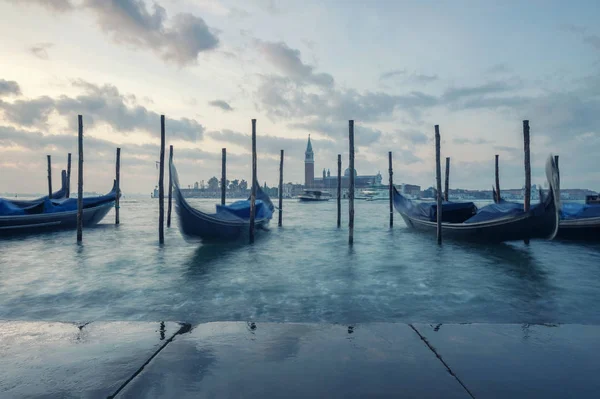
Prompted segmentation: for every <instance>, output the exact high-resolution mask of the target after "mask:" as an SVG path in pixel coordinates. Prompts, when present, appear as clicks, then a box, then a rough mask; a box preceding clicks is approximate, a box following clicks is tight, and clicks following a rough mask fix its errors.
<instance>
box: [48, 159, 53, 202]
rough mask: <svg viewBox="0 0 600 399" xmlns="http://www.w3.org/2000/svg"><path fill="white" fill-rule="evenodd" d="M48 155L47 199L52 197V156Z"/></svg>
mask: <svg viewBox="0 0 600 399" xmlns="http://www.w3.org/2000/svg"><path fill="white" fill-rule="evenodd" d="M47 157H48V199H52V158H51V157H50V155H47Z"/></svg>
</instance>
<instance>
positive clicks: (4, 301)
mask: <svg viewBox="0 0 600 399" xmlns="http://www.w3.org/2000/svg"><path fill="white" fill-rule="evenodd" d="M213 202H214V200H195V204H196V205H198V206H199V207H201V208H204V209H211V208H212V207H213V205H212V204H213ZM346 206H347V202H345V203H344V207H346ZM157 207H158V205H157V202H156V200H151V199H143V200H138V201H123V203H122V206H121V223H122V224H121V225H120V226H118V227H116V226H114V225H112V224H111V223H112V222H113V221H114V215H113V213H112V212H111V213H110V214H109V215H108V216H107V218H106V219H105V220H104V223H103V224H101V225H99V226H98V227H97V228H94V229H89V230H86V231H84V245H83V246H78V245H76V243H75V232H74V231H67V232H60V233H55V234H50V235H38V236H30V237H26V238H19V239H11V240H3V241H0V319H20V320H42V319H43V320H60V321H80V322H84V321H94V320H116V319H118V320H149V321H150V320H152V321H155V320H185V321H189V322H193V323H198V322H205V321H217V320H219V321H223V320H251V319H252V320H256V321H293V322H340V323H356V322H368V321H396V322H418V321H425V322H440V323H441V322H511V323H512V322H515V323H542V322H548V323H551V322H554V323H556V322H570V323H585V324H598V323H600V312H599V311H598V309H599V308H600V261H599V259H600V245H599V244H589V243H587V244H581V243H562V242H544V241H533V242H532V243H531V244H530V245H529V246H526V245H524V244H523V243H514V244H502V245H493V246H482V245H469V244H465V243H457V242H450V241H446V242H445V243H444V244H443V246H442V247H437V246H436V245H435V237H433V236H429V235H423V234H420V233H415V232H414V231H411V230H408V229H407V228H406V226H405V224H404V222H403V221H402V220H401V219H400V217H399V215H396V216H395V217H396V223H395V227H394V228H393V229H392V230H390V229H389V228H388V208H387V207H388V204H387V202H385V201H380V202H364V201H358V202H357V204H356V225H355V244H354V246H353V247H352V248H349V247H348V245H347V239H348V231H347V228H346V227H345V225H344V227H343V228H341V229H337V228H336V227H335V218H336V213H335V201H330V202H325V203H311V204H304V203H298V202H295V201H286V202H285V203H284V208H285V213H284V227H283V228H278V227H277V226H276V223H273V224H272V226H271V231H269V232H261V233H260V234H259V235H258V237H257V240H256V243H255V244H254V245H253V246H248V245H246V244H244V243H238V244H231V245H204V246H203V245H202V244H198V243H189V242H186V241H185V240H184V239H183V238H182V236H181V235H180V233H179V230H178V228H177V225H176V215H175V214H174V224H173V227H172V228H171V229H167V231H166V235H165V245H164V246H162V247H161V246H159V245H158V233H157V217H158V209H157ZM343 217H344V222H346V221H347V209H346V208H344V213H343Z"/></svg>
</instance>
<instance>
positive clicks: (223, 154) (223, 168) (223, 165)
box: [221, 148, 227, 205]
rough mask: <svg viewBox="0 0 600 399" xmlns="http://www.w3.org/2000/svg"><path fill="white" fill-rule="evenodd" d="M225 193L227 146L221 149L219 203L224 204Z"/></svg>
mask: <svg viewBox="0 0 600 399" xmlns="http://www.w3.org/2000/svg"><path fill="white" fill-rule="evenodd" d="M226 195H227V148H222V149H221V205H225V196H226Z"/></svg>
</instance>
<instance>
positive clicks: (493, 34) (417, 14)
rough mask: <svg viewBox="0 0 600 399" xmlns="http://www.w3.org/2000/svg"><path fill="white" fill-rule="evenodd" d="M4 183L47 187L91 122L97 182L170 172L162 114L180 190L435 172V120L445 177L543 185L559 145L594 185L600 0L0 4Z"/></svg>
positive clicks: (89, 153) (93, 185)
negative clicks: (342, 171) (254, 165)
mask: <svg viewBox="0 0 600 399" xmlns="http://www.w3.org/2000/svg"><path fill="white" fill-rule="evenodd" d="M0 15H2V16H3V18H2V20H3V23H2V24H0V36H1V37H2V46H0V60H2V61H1V62H0V192H11V193H12V192H20V193H41V192H45V191H46V190H47V171H46V168H47V164H46V163H47V160H46V155H51V156H52V176H53V181H54V182H55V183H54V184H55V185H57V184H58V181H59V180H60V170H61V169H65V168H66V161H67V153H69V152H71V153H72V154H73V171H72V174H73V177H74V178H73V179H72V185H73V184H75V181H76V176H77V115H78V114H81V115H83V123H84V160H85V162H84V189H85V191H97V192H104V191H109V190H110V188H111V186H112V179H114V175H115V152H116V148H117V147H120V148H121V179H122V180H121V187H122V190H123V192H124V193H126V194H133V193H145V194H147V193H150V192H151V191H152V189H153V188H154V186H155V185H156V184H157V180H158V170H157V168H156V161H157V160H158V159H159V153H160V115H165V117H166V141H167V157H168V146H169V145H173V147H174V162H175V164H176V166H177V169H178V172H179V178H180V181H181V184H182V185H183V186H187V185H192V184H193V183H194V182H200V181H202V180H204V181H205V182H206V181H208V179H209V178H210V177H212V176H220V173H221V172H220V170H221V148H227V173H228V178H230V179H234V178H238V179H246V180H248V181H249V180H251V153H250V151H251V138H250V137H251V136H250V134H251V120H252V119H253V118H255V119H257V151H258V179H259V181H260V182H261V183H262V182H266V183H267V184H268V185H271V186H275V185H276V184H277V182H278V174H279V154H280V150H282V149H283V150H284V151H285V162H284V180H285V181H286V182H295V183H303V180H304V163H303V160H304V151H305V149H306V142H307V138H308V135H309V134H310V135H311V141H312V146H313V150H314V152H315V174H316V175H317V176H318V175H320V174H321V173H322V170H323V168H327V169H331V171H332V174H334V173H335V172H334V169H336V163H337V154H342V163H343V168H346V167H347V165H348V152H349V151H348V120H350V119H352V120H354V121H355V137H356V138H355V140H356V145H357V148H356V164H355V165H356V170H357V172H358V174H375V173H377V172H378V171H379V172H381V174H382V175H383V178H384V181H387V176H388V174H387V170H388V166H387V162H388V151H392V153H393V159H394V181H395V183H411V184H419V185H421V186H423V188H425V187H429V186H432V185H434V181H435V144H434V125H439V126H440V132H441V138H442V142H441V155H442V164H443V163H444V160H443V158H445V157H450V158H451V168H450V186H451V188H467V189H490V188H491V186H492V184H493V183H494V155H495V154H499V156H500V180H501V182H500V184H501V187H505V188H509V187H510V188H518V187H521V186H523V184H524V172H523V170H524V167H523V158H524V154H523V132H522V126H523V120H525V119H527V120H529V121H530V126H531V159H532V182H533V183H537V184H544V182H545V181H546V180H545V175H544V164H545V160H546V158H547V157H548V155H549V154H551V153H553V154H558V155H559V156H560V168H561V184H562V186H563V188H590V189H593V190H600V167H599V162H598V159H599V158H598V154H600V27H598V24H597V20H598V17H599V16H600V9H599V8H598V5H597V2H596V1H577V0H575V1H572V2H568V3H567V2H564V1H551V0H547V1H541V0H540V1H537V0H531V1H527V2H523V1H503V2H498V1H483V0H480V1H466V0H464V1H460V0H458V1H387V0H386V1H375V0H373V1H367V0H365V1H357V0H343V1H342V0H318V1H317V0H304V1H302V2H299V1H291V0H289V1H287V0H286V1H277V0H244V1H235V0H156V1H151V0H0Z"/></svg>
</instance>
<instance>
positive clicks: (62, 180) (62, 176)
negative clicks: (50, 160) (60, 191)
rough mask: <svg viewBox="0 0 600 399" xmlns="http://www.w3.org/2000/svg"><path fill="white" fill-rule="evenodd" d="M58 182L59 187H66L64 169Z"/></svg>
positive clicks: (65, 172)
mask: <svg viewBox="0 0 600 399" xmlns="http://www.w3.org/2000/svg"><path fill="white" fill-rule="evenodd" d="M60 181H61V186H63V187H67V171H66V170H64V169H63V170H62V171H61V172H60Z"/></svg>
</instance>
